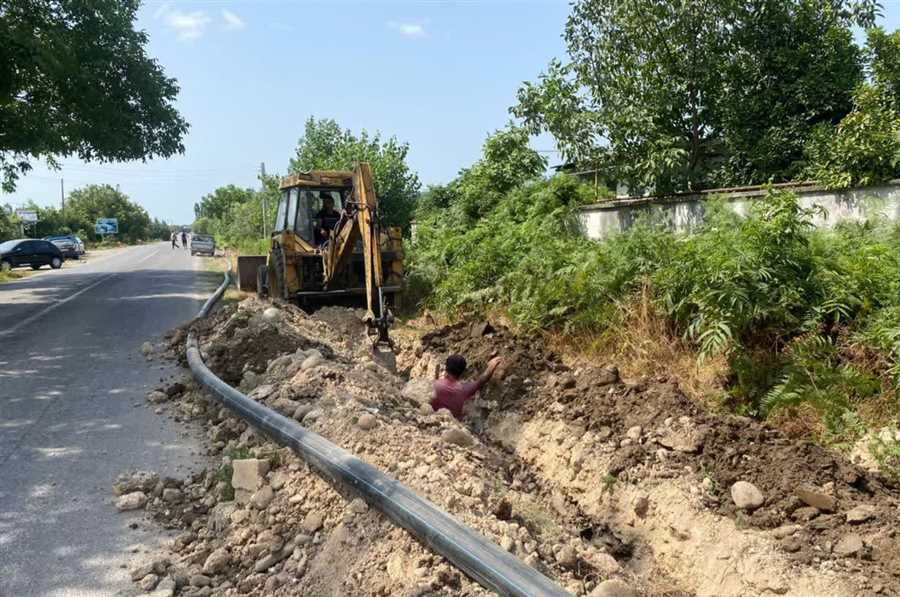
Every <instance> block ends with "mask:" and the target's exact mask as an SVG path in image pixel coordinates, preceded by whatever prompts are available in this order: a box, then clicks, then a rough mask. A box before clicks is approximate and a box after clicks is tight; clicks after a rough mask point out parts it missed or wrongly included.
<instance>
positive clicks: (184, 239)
mask: <svg viewBox="0 0 900 597" xmlns="http://www.w3.org/2000/svg"><path fill="white" fill-rule="evenodd" d="M181 245H182V246H183V247H184V249H185V250H187V248H188V244H187V232H185V231H184V230H182V231H181Z"/></svg>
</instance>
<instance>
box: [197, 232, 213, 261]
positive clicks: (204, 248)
mask: <svg viewBox="0 0 900 597" xmlns="http://www.w3.org/2000/svg"><path fill="white" fill-rule="evenodd" d="M198 254H203V255H209V256H210V257H212V256H213V255H215V254H216V241H215V240H213V237H212V236H210V235H209V234H192V235H191V255H198Z"/></svg>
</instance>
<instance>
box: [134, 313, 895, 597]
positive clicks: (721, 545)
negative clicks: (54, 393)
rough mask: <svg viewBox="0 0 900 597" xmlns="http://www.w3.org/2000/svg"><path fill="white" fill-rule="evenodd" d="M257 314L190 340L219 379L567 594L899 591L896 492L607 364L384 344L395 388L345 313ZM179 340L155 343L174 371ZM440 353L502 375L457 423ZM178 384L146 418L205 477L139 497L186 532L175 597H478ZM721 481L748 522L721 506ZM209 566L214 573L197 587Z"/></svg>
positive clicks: (428, 337) (451, 339) (458, 341)
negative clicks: (745, 491)
mask: <svg viewBox="0 0 900 597" xmlns="http://www.w3.org/2000/svg"><path fill="white" fill-rule="evenodd" d="M268 307H269V305H267V304H265V303H259V302H257V301H256V300H255V299H249V300H247V301H244V302H243V303H241V304H239V305H237V306H234V305H231V306H228V307H225V308H223V309H222V310H220V311H219V312H218V313H216V314H215V316H214V317H213V319H212V320H210V321H208V322H204V323H199V324H195V325H196V327H195V330H196V331H197V332H198V333H199V334H200V335H201V350H202V352H203V353H204V358H205V359H206V362H207V364H208V365H209V366H210V368H211V369H212V370H213V371H214V372H216V374H217V375H219V376H220V377H222V378H223V379H227V380H229V381H230V383H233V384H234V385H236V386H240V387H241V389H242V390H243V391H244V392H245V393H248V394H249V395H250V396H251V397H252V398H254V399H256V400H258V401H260V402H262V403H264V404H266V405H267V406H269V407H271V408H273V409H275V410H277V411H278V412H280V413H282V414H285V415H286V416H291V417H294V418H295V419H297V420H298V421H300V422H301V423H302V424H303V425H304V426H306V427H308V428H309V429H311V430H314V431H316V432H317V433H319V434H321V435H323V436H324V437H326V438H328V439H329V440H331V441H332V442H334V443H336V444H337V445H339V446H342V447H344V448H345V449H347V450H349V451H351V452H353V453H354V454H356V455H357V456H358V457H360V458H362V459H364V460H366V461H368V462H370V463H371V464H373V465H374V466H377V467H379V468H381V469H382V470H385V471H387V472H389V473H390V474H391V475H393V476H395V477H396V478H397V479H398V480H400V481H401V482H403V483H404V484H405V485H407V486H409V487H411V488H412V489H414V490H415V491H417V492H418V493H420V494H421V495H423V496H424V497H426V498H428V499H430V500H431V501H433V502H434V503H435V504H437V505H438V506H440V507H441V508H442V509H444V510H445V511H446V512H448V513H450V514H451V515H453V516H455V517H457V518H458V519H459V520H460V521H461V522H463V523H464V524H467V525H469V526H471V527H473V528H476V529H478V530H480V531H481V532H482V533H484V534H485V536H487V537H488V538H489V539H491V540H492V541H495V542H497V543H499V544H500V545H501V546H503V547H504V548H505V549H507V550H509V551H510V552H512V553H513V554H515V555H516V556H518V557H519V558H521V559H522V560H523V561H525V562H526V563H528V564H529V565H531V566H533V567H536V568H538V569H539V570H541V571H542V572H544V573H545V574H547V575H548V576H549V577H550V578H552V579H554V580H555V581H557V582H558V583H560V585H562V586H564V587H565V588H566V589H567V590H569V591H570V592H572V593H573V594H594V595H598V596H600V595H612V594H622V595H625V594H637V595H646V596H657V595H659V596H662V595H666V596H675V595H698V596H703V595H709V596H713V595H716V596H738V595H740V596H745V595H771V594H786V595H797V596H800V595H816V597H819V596H835V597H836V596H838V595H869V594H884V595H892V594H900V582H898V579H897V575H900V565H898V559H897V558H898V555H897V553H898V550H897V549H896V548H897V536H896V531H897V523H896V513H897V508H898V505H900V501H898V496H900V492H898V490H897V488H896V487H895V486H893V485H891V484H889V483H887V482H886V481H885V480H884V479H881V478H879V477H878V476H877V475H874V474H872V473H869V472H866V471H863V470H861V469H858V468H856V467H854V466H852V465H850V464H849V463H847V462H845V461H844V460H843V459H841V458H839V457H837V456H835V455H833V454H831V453H830V452H827V451H825V450H824V449H822V448H819V447H817V446H814V445H811V444H806V443H802V442H796V441H793V440H789V439H787V438H784V437H782V436H781V435H780V434H778V433H777V432H775V431H774V430H771V429H768V428H766V427H765V426H763V425H761V424H759V423H757V422H754V421H750V420H747V419H742V418H737V417H731V416H724V415H720V414H716V413H710V412H707V411H705V410H704V409H703V408H701V407H699V406H698V405H696V404H694V403H692V402H691V401H690V400H688V399H687V398H685V397H684V396H683V395H682V394H681V393H680V392H679V391H678V389H677V387H676V386H675V385H674V384H672V383H669V382H667V381H666V380H662V379H654V380H646V381H644V382H642V383H639V384H636V385H630V384H626V383H623V382H622V381H621V380H620V379H619V377H618V374H617V372H616V370H615V368H614V367H609V366H604V365H603V364H593V363H592V364H586V365H583V366H570V365H568V364H566V363H565V362H564V360H563V358H562V357H561V356H560V355H557V354H554V353H552V352H551V351H549V350H547V348H546V346H545V344H544V343H543V342H542V341H541V340H540V339H539V338H529V337H524V336H517V335H515V334H513V333H511V332H510V331H508V330H505V329H502V328H499V329H495V328H494V327H492V326H490V325H489V324H485V323H478V324H474V325H470V324H458V325H455V326H451V327H447V328H441V329H416V328H405V329H400V330H397V332H396V333H395V334H394V335H395V340H396V341H397V344H398V354H397V368H398V370H399V371H398V372H395V371H391V370H389V369H387V368H385V367H384V366H383V364H382V363H380V362H378V361H376V360H374V359H373V358H372V357H371V353H370V352H369V351H368V349H367V345H366V343H365V341H364V335H365V329H364V327H363V325H362V323H361V322H360V321H359V318H358V314H355V313H354V312H353V311H351V310H347V309H339V308H330V309H323V310H320V311H317V312H316V313H315V314H313V315H311V316H308V315H306V314H304V313H303V312H301V311H299V310H298V309H295V308H293V307H290V306H286V305H279V306H278V308H277V309H269V310H268V311H267V310H266V309H267V308H268ZM183 334H184V331H183V330H180V331H179V330H176V331H175V332H173V334H172V337H171V346H172V353H171V354H172V356H174V357H176V358H178V357H179V356H181V355H179V354H178V350H179V348H178V347H179V342H181V340H182V339H183ZM451 352H459V353H461V354H464V355H465V356H466V357H467V359H468V360H469V362H470V364H471V370H472V371H473V372H474V371H475V370H479V369H480V368H481V367H483V366H484V365H485V364H486V362H487V361H488V360H489V359H490V358H492V357H494V356H502V357H503V359H504V364H503V366H502V368H501V370H500V371H499V372H498V373H499V375H498V378H499V379H497V380H496V381H494V382H491V384H489V386H487V387H486V388H485V389H484V390H483V391H482V393H481V396H480V397H479V398H478V399H477V400H476V401H474V403H473V404H472V405H471V412H470V415H469V417H468V418H467V419H466V421H465V422H463V423H460V422H458V421H456V420H455V419H453V418H452V417H451V416H449V414H448V413H446V412H439V413H434V412H432V411H431V408H430V407H429V406H428V405H427V402H428V401H429V399H430V395H431V390H430V385H431V382H432V380H433V379H434V378H435V376H436V375H437V374H438V372H439V370H440V367H441V364H442V363H443V361H444V359H445V358H446V356H447V355H448V354H449V353H451ZM186 385H187V388H186V389H185V390H184V391H183V392H181V393H180V394H177V395H175V397H174V398H172V399H170V400H169V401H166V402H164V403H163V405H164V407H165V408H166V409H167V412H168V413H169V414H170V415H175V416H180V417H183V418H190V419H194V420H197V421H199V422H201V423H202V424H203V425H205V426H206V427H207V429H208V434H209V438H210V452H211V454H212V455H213V456H214V457H215V458H216V462H217V463H216V464H215V465H214V466H212V467H210V469H209V470H207V471H205V472H204V473H201V474H198V475H195V476H194V477H193V478H191V479H188V480H183V481H179V482H178V483H177V486H178V487H179V488H180V491H181V493H182V494H183V495H184V496H186V497H185V499H184V502H182V503H178V504H177V505H173V504H170V503H166V502H165V500H162V499H161V495H162V494H161V491H162V488H161V487H157V489H160V492H158V493H159V495H156V496H155V497H153V499H151V503H150V505H149V506H148V509H149V510H150V511H151V513H152V514H153V515H154V516H155V517H156V518H157V520H159V521H161V522H162V523H163V524H165V525H166V526H170V527H173V528H183V529H184V533H183V535H181V536H180V538H179V539H178V540H176V542H175V544H174V546H175V547H177V549H178V551H177V552H175V553H173V554H170V556H167V557H168V560H167V561H168V562H170V564H169V567H170V574H171V575H172V576H173V578H176V585H178V589H177V592H178V594H183V595H204V594H212V593H215V594H225V595H229V594H235V595H237V594H245V593H247V592H251V593H253V594H263V595H281V594H284V595H288V594H304V595H348V594H353V595H413V594H415V595H460V594H462V595H480V594H484V590H483V589H481V588H480V587H478V586H477V585H476V584H475V583H473V582H472V581H471V580H470V579H468V578H466V577H465V576H463V575H460V574H459V573H458V572H456V571H454V570H453V569H452V568H450V567H448V566H447V564H446V562H444V561H443V559H442V558H440V557H436V556H434V555H432V554H430V553H429V552H428V551H427V550H426V549H425V548H424V547H422V546H421V545H419V544H418V543H416V542H415V541H414V540H412V539H411V537H410V536H409V535H406V534H405V533H404V532H403V531H399V530H398V529H396V528H394V527H392V526H391V525H390V524H389V523H388V522H387V521H386V520H385V519H384V518H383V517H381V516H380V515H378V514H377V513H373V512H370V511H368V510H367V509H365V508H364V507H362V506H360V505H359V504H357V503H356V502H350V503H349V504H348V503H347V502H346V501H345V500H344V499H343V498H342V497H341V495H340V494H338V493H337V492H336V491H335V490H334V489H333V488H332V487H330V486H329V485H328V484H327V483H325V482H324V481H322V480H321V479H319V478H318V477H317V476H316V475H315V474H313V473H312V472H310V471H309V470H308V468H307V467H306V466H305V465H304V464H303V463H302V462H300V461H299V460H298V459H297V458H296V457H295V456H294V455H293V454H291V453H289V452H288V453H286V452H285V451H284V450H280V449H279V448H278V447H277V446H275V445H273V444H271V442H267V441H266V440H265V438H261V437H259V436H258V435H257V434H255V433H254V432H253V431H252V430H251V429H248V428H247V426H246V425H245V424H243V423H242V422H240V421H238V420H236V419H235V418H234V417H232V416H231V415H230V414H229V413H228V412H226V411H223V409H220V408H218V406H217V405H215V404H213V403H211V402H210V401H209V400H208V399H207V398H206V397H205V395H204V394H203V392H201V391H200V390H199V389H197V388H195V387H193V386H192V385H191V384H186ZM247 456H256V457H259V458H264V459H267V460H268V461H270V462H271V463H272V469H273V470H271V471H269V472H268V473H267V474H265V475H263V476H262V477H261V478H260V479H259V487H258V488H257V489H258V490H257V492H256V493H254V494H253V496H252V497H251V498H250V500H249V501H246V502H243V503H240V502H235V501H233V500H231V499H228V498H230V496H229V495H228V489H229V486H228V483H227V482H226V479H227V476H228V475H227V474H225V473H223V471H226V473H227V467H228V466H230V464H229V463H230V462H231V460H232V459H234V458H239V457H247ZM738 481H744V482H748V483H752V484H753V485H754V486H756V488H757V489H758V490H759V492H760V493H761V494H762V496H763V499H762V504H760V505H759V506H758V507H748V508H743V509H739V508H737V506H736V505H735V502H734V500H733V499H732V495H731V487H732V485H733V484H734V483H736V482H738ZM170 483H175V482H174V481H170ZM267 488H270V489H272V491H271V494H270V493H269V490H268V489H267ZM260 493H265V496H263V497H265V498H266V499H268V498H269V497H271V499H269V501H268V503H265V504H264V503H261V502H259V501H257V497H258V496H259V494H260ZM266 499H263V500H262V502H265V501H266ZM809 501H813V502H815V503H816V504H817V505H818V506H819V507H817V508H813V506H811V505H810V504H809V503H808V502H809ZM298 538H299V539H298ZM288 547H290V550H288ZM220 550H224V553H225V554H226V555H227V558H226V559H227V565H224V566H222V567H220V568H216V569H215V571H214V572H213V571H206V568H207V566H206V564H207V563H208V559H209V558H211V557H213V555H214V554H216V553H219V554H220V555H221V553H220ZM288 551H289V553H288ZM276 554H277V557H275V555H276ZM267 558H268V559H267ZM261 562H262V563H261ZM196 575H201V576H208V577H209V584H204V585H202V586H195V585H194V584H193V583H192V582H191V580H190V579H191V578H193V577H194V576H196ZM604 581H606V583H605V584H604ZM199 582H200V583H203V582H205V581H204V580H202V579H201V580H200V581H199ZM610 582H613V583H614V584H610ZM615 583H618V584H615ZM626 587H627V588H626ZM207 588H209V591H206V589H207ZM614 589H615V590H620V591H628V590H632V591H634V593H627V592H621V593H613V592H609V591H612V590H614Z"/></svg>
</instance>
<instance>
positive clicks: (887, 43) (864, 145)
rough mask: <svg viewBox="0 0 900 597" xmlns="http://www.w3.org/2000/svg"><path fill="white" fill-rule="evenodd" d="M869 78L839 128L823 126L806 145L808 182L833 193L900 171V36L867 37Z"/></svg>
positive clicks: (878, 33)
mask: <svg viewBox="0 0 900 597" xmlns="http://www.w3.org/2000/svg"><path fill="white" fill-rule="evenodd" d="M868 54H869V58H870V65H869V67H870V71H871V75H872V76H871V79H870V81H869V82H867V83H864V84H861V85H859V86H858V87H857V88H856V90H855V92H854V94H853V108H852V110H851V111H850V112H849V113H848V114H847V115H846V116H844V117H843V118H842V119H841V120H840V122H838V123H837V125H836V126H831V125H830V124H824V123H823V124H820V125H818V126H817V127H816V128H815V132H814V133H813V134H812V135H811V137H810V139H809V141H808V142H807V144H806V155H805V160H806V162H805V170H804V174H805V176H806V177H808V178H811V179H813V180H817V181H819V182H821V183H823V184H824V185H825V186H827V187H830V188H846V187H850V186H867V185H872V184H876V183H878V182H882V181H885V180H888V179H890V178H893V177H894V176H896V175H897V174H898V172H900V32H895V33H892V34H887V33H885V32H884V31H883V30H882V29H877V28H876V29H871V30H869V32H868Z"/></svg>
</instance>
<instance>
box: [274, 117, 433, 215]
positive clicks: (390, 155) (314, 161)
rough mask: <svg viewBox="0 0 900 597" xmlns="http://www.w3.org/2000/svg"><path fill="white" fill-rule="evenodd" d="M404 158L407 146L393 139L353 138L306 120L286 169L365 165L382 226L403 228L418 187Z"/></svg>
mask: <svg viewBox="0 0 900 597" xmlns="http://www.w3.org/2000/svg"><path fill="white" fill-rule="evenodd" d="M408 154H409V144H408V143H401V142H400V141H398V140H397V138H396V137H390V138H389V139H387V140H384V139H382V137H381V134H380V133H375V134H374V135H370V134H369V133H368V132H366V131H365V130H364V131H362V132H361V133H360V134H359V135H356V134H354V133H353V132H351V131H350V130H344V129H342V128H341V127H340V125H338V123H337V122H335V121H334V120H332V119H328V118H326V119H321V120H316V119H314V118H310V119H309V120H307V121H306V125H305V127H304V130H303V136H302V137H301V138H300V141H299V142H298V143H297V151H296V154H295V156H294V157H293V158H292V159H291V162H290V165H289V169H290V171H291V172H300V171H306V170H349V169H352V168H353V164H354V162H369V164H370V165H371V166H372V175H373V176H374V178H375V192H376V194H377V195H378V201H379V205H380V208H381V212H382V217H383V219H384V222H385V223H386V224H388V225H392V226H402V227H404V228H406V227H407V226H408V225H409V221H410V218H411V217H412V212H413V210H414V208H415V204H416V198H417V197H418V195H419V190H420V189H421V187H422V184H421V182H420V181H419V177H418V175H417V174H416V173H415V172H413V171H412V169H411V168H410V167H409V164H407V162H406V158H407V155H408Z"/></svg>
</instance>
